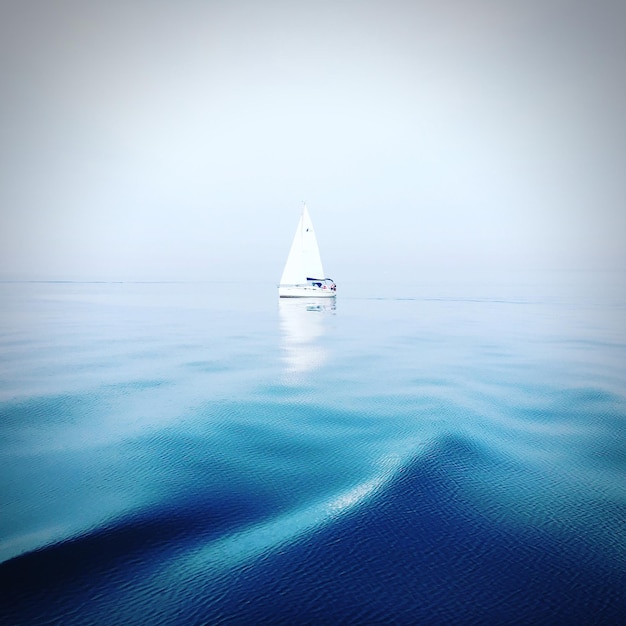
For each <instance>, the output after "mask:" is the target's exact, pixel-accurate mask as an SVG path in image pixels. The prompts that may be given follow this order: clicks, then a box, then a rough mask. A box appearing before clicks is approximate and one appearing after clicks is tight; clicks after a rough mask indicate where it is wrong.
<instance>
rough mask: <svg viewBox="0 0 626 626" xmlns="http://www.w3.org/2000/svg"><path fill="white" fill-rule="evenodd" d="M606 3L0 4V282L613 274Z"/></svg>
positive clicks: (613, 45) (623, 48) (619, 207)
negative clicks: (316, 271)
mask: <svg viewBox="0 0 626 626" xmlns="http://www.w3.org/2000/svg"><path fill="white" fill-rule="evenodd" d="M625 27H626V5H625V4H621V3H616V2H608V1H604V0H601V1H600V2H583V1H567V2H566V1H564V0H563V1H557V0H547V1H542V2H539V1H535V0H530V1H522V0H511V1H509V2H498V3H496V2H491V1H487V0H470V1H461V0H454V1H452V0H443V1H437V2H436V1H432V2H400V1H395V0H391V1H386V2H381V1H363V2H356V1H348V2H328V1H316V2H286V1H284V2H280V1H274V0H270V1H267V2H252V1H249V2H246V1H238V0H234V1H230V2H227V1H220V2H217V1H215V2H212V1H199V0H197V1H194V0H183V1H181V2H166V1H155V2H148V1H147V0H144V1H130V2H109V1H107V2H89V3H86V2H79V1H69V0H68V1H60V0H51V1H49V2H43V1H41V2H35V1H32V0H26V1H22V2H18V1H8V2H4V3H2V6H1V7H0V79H1V80H2V86H3V87H2V89H3V96H2V99H1V100H0V111H1V116H0V133H1V135H0V162H1V168H0V274H1V276H0V278H7V277H11V278H15V277H17V278H67V279H81V278H84V279H109V278H111V279H146V280H157V279H164V280H185V279H201V280H229V279H233V280H243V279H247V278H255V279H259V280H268V281H274V282H277V281H278V279H279V277H280V274H281V272H282V267H283V264H284V261H285V259H286V257H287V252H288V250H289V246H290V244H291V238H292V235H293V232H294V230H295V227H296V223H297V221H298V216H299V212H300V206H301V202H302V201H303V200H305V201H306V202H307V205H308V207H309V210H310V212H311V216H312V219H313V223H314V224H315V227H316V231H317V235H318V239H319V243H320V248H321V252H322V259H323V262H324V266H325V270H326V272H327V273H328V274H329V275H330V276H332V277H333V278H334V279H335V280H336V281H337V282H338V283H339V284H341V282H342V281H346V280H352V279H356V278H358V277H362V276H364V275H367V276H372V277H373V278H384V277H388V276H390V275H391V276H394V277H396V278H400V279H402V277H411V276H415V275H420V274H424V273H429V272H431V271H433V270H434V269H436V270H437V271H439V270H448V271H451V272H453V273H454V272H456V271H461V270H462V271H464V272H467V271H469V272H471V271H481V270H483V269H484V268H498V269H512V270H524V269H542V268H546V269H554V268H563V269H614V270H623V269H625V268H626V253H625V250H624V248H625V246H624V238H625V235H626V212H625V211H624V206H623V205H624V198H625V197H626V176H625V175H624V172H625V171H626V168H625V166H626V136H625V135H626V125H625V124H624V111H625V110H626V76H625V70H624V59H626V38H625V37H624V36H623V32H624V28H625Z"/></svg>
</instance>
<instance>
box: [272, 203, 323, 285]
mask: <svg viewBox="0 0 626 626" xmlns="http://www.w3.org/2000/svg"><path fill="white" fill-rule="evenodd" d="M323 278H324V268H323V267H322V259H321V258H320V251H319V247H318V245H317V238H316V236H315V231H314V230H313V223H312V222H311V217H310V215H309V211H308V209H307V208H306V204H305V205H304V207H303V209H302V215H301V216H300V221H299V222H298V228H297V229H296V234H295V235H294V237H293V241H292V243H291V249H290V250H289V256H288V257H287V263H285V269H284V270H283V275H282V277H281V279H280V284H281V285H303V284H306V282H307V279H317V280H322V279H323Z"/></svg>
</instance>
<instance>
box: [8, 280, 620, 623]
mask: <svg viewBox="0 0 626 626" xmlns="http://www.w3.org/2000/svg"><path fill="white" fill-rule="evenodd" d="M340 289H341V290H340V293H339V297H338V298H337V303H336V306H333V305H331V304H330V303H329V302H327V301H319V302H303V301H285V302H281V303H280V304H279V302H278V298H277V297H276V290H275V288H274V286H273V285H272V284H263V285H255V284H243V283H241V284H235V283H232V284H229V283H224V284H220V283H204V284H203V283H195V284H184V283H169V284H168V283H162V284H158V283H155V284H140V283H91V284H89V283H3V284H0V302H1V303H2V307H1V311H0V353H1V354H2V360H1V362H0V368H1V369H0V371H1V373H2V374H1V376H0V463H1V467H2V470H1V472H2V473H1V477H0V481H1V482H0V504H1V511H2V514H1V517H0V561H1V562H0V589H1V591H0V593H1V597H0V623H3V624H4V623H7V624H44V623H45V624H146V623H150V624H281V623H282V624H329V623H350V624H376V623H378V624H388V623H398V624H416V623H418V624H431V623H432V624H441V623H475V624H514V623H521V624H537V623H546V624H548V623H549V624H612V623H620V622H621V623H623V617H622V616H623V615H626V365H625V364H626V291H625V290H624V286H623V283H620V277H619V276H615V275H607V274H603V275H590V274H580V273H570V274H559V275H550V276H548V275H535V276H529V275H522V274H515V275H511V276H501V277H499V278H498V277H496V278H493V279H491V280H481V281H478V280H476V279H473V280H472V279H467V280H443V279H441V280H439V279H430V280H424V281H421V282H420V281H416V282H415V283H413V284H409V285H402V284H397V285H389V284H386V285H375V286H371V285H366V284H364V283H363V284H353V285H343V286H342V285H341V284H340Z"/></svg>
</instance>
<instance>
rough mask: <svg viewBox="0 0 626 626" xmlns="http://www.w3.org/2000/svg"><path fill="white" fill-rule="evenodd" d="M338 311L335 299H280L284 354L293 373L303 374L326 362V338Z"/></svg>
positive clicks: (279, 308)
mask: <svg viewBox="0 0 626 626" xmlns="http://www.w3.org/2000/svg"><path fill="white" fill-rule="evenodd" d="M335 308H336V303H335V299H334V298H330V299H329V298H280V299H279V301H278V311H279V315H280V327H281V331H282V338H283V353H284V360H285V363H286V365H287V370H288V372H289V373H291V374H303V373H305V372H310V371H311V370H314V369H316V368H318V367H320V366H321V365H322V364H323V363H324V361H325V360H326V357H327V350H326V349H325V348H324V346H323V345H322V338H323V336H324V335H325V333H326V330H327V327H328V322H329V316H330V315H334V312H335Z"/></svg>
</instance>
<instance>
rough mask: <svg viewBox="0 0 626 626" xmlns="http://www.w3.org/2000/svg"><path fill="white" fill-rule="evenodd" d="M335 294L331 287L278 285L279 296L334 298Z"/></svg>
mask: <svg viewBox="0 0 626 626" xmlns="http://www.w3.org/2000/svg"><path fill="white" fill-rule="evenodd" d="M336 295H337V292H336V291H333V290H332V289H328V288H327V289H322V288H321V287H312V286H311V287H309V286H306V287H305V286H301V287H300V286H298V287H295V286H294V287H278V296H279V297H280V298H334V297H335V296H336Z"/></svg>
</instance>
